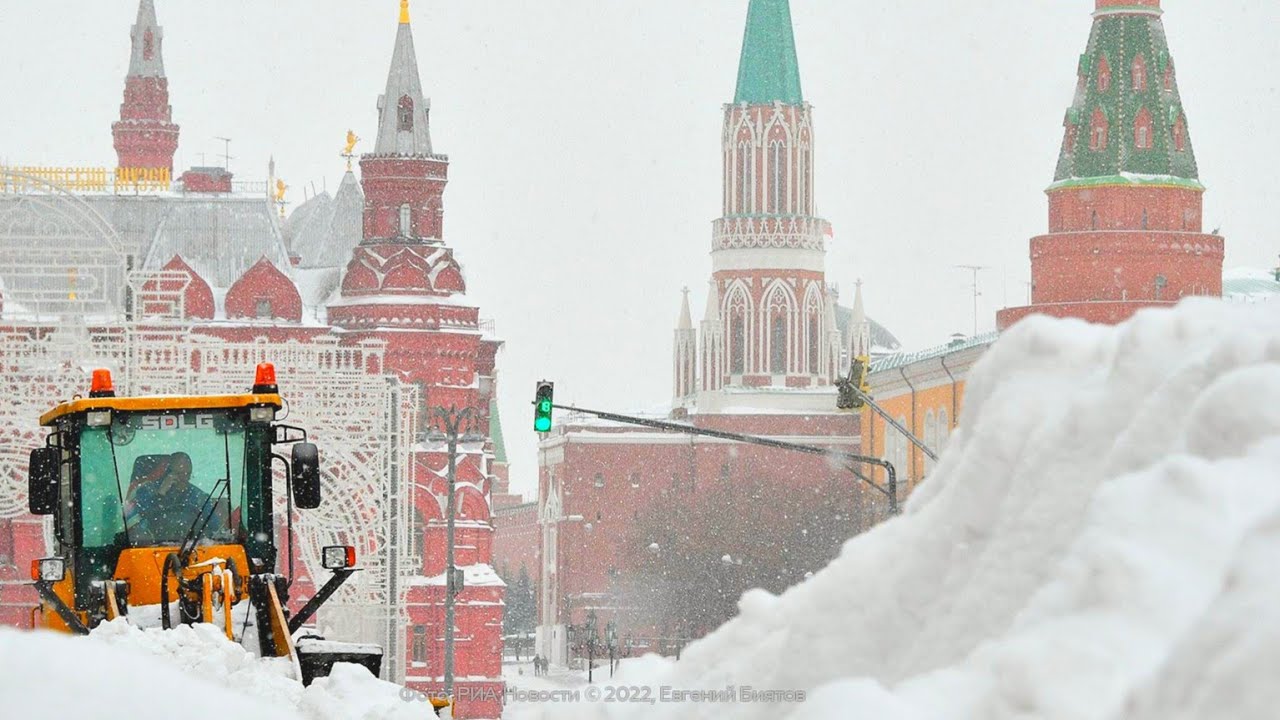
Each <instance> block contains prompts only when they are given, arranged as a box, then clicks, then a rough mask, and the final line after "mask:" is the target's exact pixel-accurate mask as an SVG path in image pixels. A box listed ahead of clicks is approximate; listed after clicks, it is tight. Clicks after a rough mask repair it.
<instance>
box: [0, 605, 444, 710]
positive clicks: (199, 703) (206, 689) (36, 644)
mask: <svg viewBox="0 0 1280 720" xmlns="http://www.w3.org/2000/svg"><path fill="white" fill-rule="evenodd" d="M293 673H294V670H293V667H292V664H291V663H290V662H289V661H288V660H282V659H278V658H269V659H260V658H258V657H256V656H254V655H252V654H250V653H249V652H247V651H246V650H245V649H244V648H243V647H241V646H240V645H239V644H236V643H232V642H230V641H229V640H227V639H226V637H225V636H224V635H222V634H221V632H219V631H218V629H217V628H216V627H214V626H212V625H194V626H190V627H187V626H179V627H177V628H175V629H173V630H169V631H165V630H160V629H151V628H149V629H142V628H139V627H136V626H133V625H129V624H128V623H127V622H125V621H124V620H116V621H113V622H110V623H105V624H103V625H102V626H100V627H98V628H97V629H95V630H94V631H93V633H92V634H91V635H90V636H89V637H88V638H77V637H72V636H69V635H61V634H55V633H52V632H48V631H39V632H20V631H16V630H8V629H4V628H0V708H4V716H5V717H28V718H45V717H50V718H52V717H63V718H75V719H77V720H79V719H82V718H83V719H85V720H88V719H91V718H128V720H152V719H153V718H154V719H155V720H171V719H172V718H175V717H178V718H182V720H225V719H226V718H236V720H258V719H259V718H261V719H262V720H410V719H413V720H419V719H420V718H423V717H428V716H429V715H430V708H429V707H428V706H427V705H426V703H423V702H407V701H405V700H404V699H402V698H401V695H400V692H401V688H400V686H398V685H393V684H391V683H387V682H383V681H381V680H378V679H377V678H375V677H373V675H371V674H370V673H369V671H368V670H366V669H364V668H363V667H359V666H356V665H349V664H346V663H339V664H337V665H335V666H334V668H333V672H332V674H331V675H330V677H328V678H320V679H317V680H316V681H315V682H314V683H312V684H311V686H310V687H307V688H303V687H302V684H301V683H300V682H299V681H298V680H296V679H294V678H295V675H294V674H293Z"/></svg>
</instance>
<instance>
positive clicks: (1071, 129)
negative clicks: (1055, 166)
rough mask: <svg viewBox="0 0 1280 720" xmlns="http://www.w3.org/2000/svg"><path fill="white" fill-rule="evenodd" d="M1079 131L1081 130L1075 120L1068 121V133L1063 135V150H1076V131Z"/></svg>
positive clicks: (1069, 151)
mask: <svg viewBox="0 0 1280 720" xmlns="http://www.w3.org/2000/svg"><path fill="white" fill-rule="evenodd" d="M1077 132H1079V131H1078V129H1077V128H1076V124H1075V123H1073V122H1068V123H1067V131H1066V133H1065V134H1064V135H1063V136H1062V151H1063V152H1065V153H1072V152H1074V151H1075V148H1076V133H1077Z"/></svg>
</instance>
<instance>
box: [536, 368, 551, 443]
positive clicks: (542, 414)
mask: <svg viewBox="0 0 1280 720" xmlns="http://www.w3.org/2000/svg"><path fill="white" fill-rule="evenodd" d="M554 392H555V385H554V384H553V383H549V382H547V381H545V380H543V381H542V382H540V383H538V388H537V390H536V391H535V393H534V399H533V430H534V432H540V433H544V432H551V409H552V406H553V405H554V403H553V401H552V394H553V393H554Z"/></svg>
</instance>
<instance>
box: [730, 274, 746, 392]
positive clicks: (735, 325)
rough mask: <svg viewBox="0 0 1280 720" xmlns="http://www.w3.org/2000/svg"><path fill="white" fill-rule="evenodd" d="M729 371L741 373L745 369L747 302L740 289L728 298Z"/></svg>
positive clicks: (736, 373) (735, 373)
mask: <svg viewBox="0 0 1280 720" xmlns="http://www.w3.org/2000/svg"><path fill="white" fill-rule="evenodd" d="M728 315H729V372H730V373H732V374H734V375H742V374H743V373H745V372H746V369H747V303H746V301H745V300H744V299H743V297H742V293H741V291H739V292H737V293H736V294H735V295H734V296H733V297H732V298H731V299H730V300H729V313H728Z"/></svg>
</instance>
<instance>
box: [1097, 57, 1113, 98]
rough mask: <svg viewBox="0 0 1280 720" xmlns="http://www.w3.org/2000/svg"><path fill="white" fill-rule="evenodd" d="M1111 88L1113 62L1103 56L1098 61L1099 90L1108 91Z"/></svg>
mask: <svg viewBox="0 0 1280 720" xmlns="http://www.w3.org/2000/svg"><path fill="white" fill-rule="evenodd" d="M1110 89H1111V64H1110V63H1108V62H1107V58H1106V57H1103V58H1102V59H1101V60H1099V61H1098V92H1107V91H1108V90H1110Z"/></svg>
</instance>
